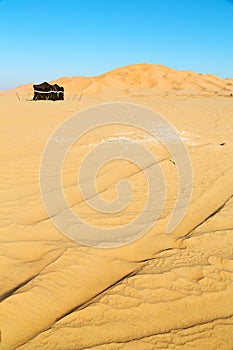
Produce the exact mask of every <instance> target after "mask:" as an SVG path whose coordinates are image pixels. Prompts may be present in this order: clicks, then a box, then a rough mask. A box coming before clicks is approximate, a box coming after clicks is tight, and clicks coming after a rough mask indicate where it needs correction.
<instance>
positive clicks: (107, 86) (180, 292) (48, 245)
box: [0, 64, 233, 350]
mask: <svg viewBox="0 0 233 350" xmlns="http://www.w3.org/2000/svg"><path fill="white" fill-rule="evenodd" d="M57 83H58V84H62V85H64V86H65V89H66V98H65V101H58V102H50V101H37V102H32V101H29V99H30V98H31V97H32V90H31V86H24V87H22V88H17V89H15V90H12V91H9V92H4V93H3V92H2V93H0V118H1V138H0V142H1V147H0V152H1V183H0V186H1V187H0V202H1V219H0V239H1V246H0V259H1V279H0V281H1V300H2V301H1V305H0V322H1V323H0V324H1V349H4V350H8V349H9V350H13V349H20V350H26V349H30V350H34V349H36V350H37V349H38V350H40V349H41V350H42V349H43V350H44V349H51V350H53V349H56V350H78V349H79V350H81V349H82V350H84V349H96V350H105V349H107V350H121V349H122V350H128V349H132V350H154V349H177V350H181V349H182V350H189V349H193V350H202V349H203V350H214V349H216V350H217V349H218V350H220V349H221V350H232V349H233V283H232V282H233V215H232V214H233V197H232V196H233V167H232V166H233V137H232V130H233V97H232V96H231V94H232V93H233V82H232V80H231V79H221V78H218V77H214V76H210V75H203V74H196V73H192V72H179V71H175V70H172V69H170V68H166V67H163V66H154V65H146V64H142V65H134V66H129V67H123V68H119V69H117V70H114V71H112V72H109V73H106V74H104V75H102V76H99V77H94V78H81V77H77V78H61V79H60V80H59V79H58V80H57ZM16 92H17V94H18V95H16ZM18 99H20V101H19V100H18ZM108 102H130V103H135V104H139V105H142V106H145V107H149V108H151V109H153V110H154V111H155V112H158V113H160V114H161V115H162V116H164V117H165V118H166V119H167V120H168V121H169V122H170V123H172V124H173V125H174V126H175V128H176V129H177V131H178V133H179V135H180V137H181V138H182V140H183V141H184V143H185V145H186V147H187V149H188V151H189V154H190V157H191V161H192V166H193V176H194V184H193V194H192V199H191V204H190V207H189V209H188V211H187V213H186V216H185V217H184V219H183V221H182V222H181V224H180V225H179V226H178V227H177V228H176V229H175V230H174V231H173V232H172V233H170V234H167V233H166V230H165V229H166V225H167V222H168V219H169V215H170V211H171V208H172V207H173V206H174V203H175V200H176V196H177V171H176V165H175V164H174V163H173V162H172V161H171V158H170V155H169V153H168V151H167V149H166V148H164V147H161V145H158V144H157V143H156V142H155V140H154V139H153V138H152V137H150V136H149V135H148V134H146V133H144V132H142V131H139V130H136V129H134V128H133V127H132V128H131V127H126V126H119V127H116V126H109V127H102V128H99V129H96V130H93V131H91V132H90V133H87V134H86V135H84V136H83V137H82V138H81V139H80V140H79V141H78V142H77V143H75V145H74V146H73V148H72V149H71V151H70V154H69V156H68V157H67V159H66V162H65V164H64V171H63V184H64V192H65V194H66V198H67V200H68V202H69V204H70V205H71V206H72V208H73V210H74V211H75V212H76V213H77V214H78V215H80V217H82V218H83V220H86V221H88V222H89V223H90V224H91V225H96V226H98V227H103V228H106V227H109V226H111V225H115V226H121V225H123V224H125V223H127V222H128V221H130V220H132V218H133V217H134V216H135V215H137V214H138V212H140V210H141V207H142V205H143V202H144V200H145V192H146V191H145V186H146V182H145V177H144V174H143V169H141V170H138V167H137V166H135V165H134V164H132V163H131V162H124V163H123V164H122V163H121V162H122V161H121V160H116V161H112V162H109V163H107V164H106V165H104V167H103V168H102V169H100V171H99V173H98V176H97V179H96V181H97V189H98V191H99V192H100V193H101V196H102V198H103V199H105V200H107V201H108V200H110V201H111V200H113V199H114V198H116V184H117V182H118V181H119V180H121V179H124V178H127V179H130V181H131V182H132V184H133V187H134V188H135V194H134V196H133V198H132V203H130V206H129V207H128V208H126V209H125V210H124V211H123V212H122V213H121V214H120V215H115V216H114V217H112V218H109V217H107V218H106V215H104V213H98V215H97V214H96V213H92V211H91V209H90V208H89V207H88V206H87V205H86V203H85V202H84V201H82V197H81V195H80V192H79V188H78V186H77V166H78V164H79V163H80V162H81V160H82V158H83V157H84V156H85V155H86V154H87V152H89V151H90V150H92V149H94V147H95V146H96V145H97V144H99V143H101V142H102V141H103V140H104V141H106V142H111V140H112V139H114V138H119V137H122V135H124V137H126V138H128V139H133V140H136V141H138V142H139V143H141V144H143V145H144V146H145V147H148V148H149V149H150V150H151V152H153V153H155V154H156V157H157V158H158V160H159V161H160V163H161V166H162V168H163V171H164V174H165V175H166V180H167V198H166V204H165V208H164V211H163V213H162V215H161V217H160V219H159V221H158V222H157V223H156V224H155V225H154V226H153V227H152V228H151V229H150V231H149V232H148V233H147V234H146V235H144V236H143V237H142V238H140V239H139V240H137V241H135V242H133V243H131V244H129V245H125V246H122V247H118V248H112V249H98V248H92V247H87V246H83V245H80V244H78V243H76V242H74V241H72V240H70V239H68V238H67V237H66V236H65V235H63V234H62V233H61V232H59V231H58V229H56V227H55V226H54V225H53V224H52V222H51V221H50V220H49V218H48V216H47V214H46V211H45V209H44V207H43V204H42V200H41V195H40V186H39V170H40V161H41V157H42V154H43V150H44V147H45V145H46V142H47V140H48V138H49V137H50V136H51V134H52V133H53V131H54V129H55V128H57V127H58V126H59V125H60V124H61V123H62V122H63V121H64V120H66V118H69V117H70V116H71V115H74V114H75V113H76V112H78V111H81V110H84V109H85V108H87V107H91V106H94V105H97V104H101V103H108ZM152 168H153V165H152ZM127 209H128V210H127ZM148 220H149V216H148Z"/></svg>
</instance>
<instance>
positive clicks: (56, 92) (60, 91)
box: [33, 82, 64, 101]
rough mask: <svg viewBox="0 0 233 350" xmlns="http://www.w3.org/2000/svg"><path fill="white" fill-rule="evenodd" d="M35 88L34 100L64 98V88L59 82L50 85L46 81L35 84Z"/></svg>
mask: <svg viewBox="0 0 233 350" xmlns="http://www.w3.org/2000/svg"><path fill="white" fill-rule="evenodd" d="M33 88H34V97H33V100H34V101H37V100H52V101H57V100H64V88H63V87H62V86H59V85H57V84H55V85H50V84H49V83H47V82H44V83H42V84H39V85H33Z"/></svg>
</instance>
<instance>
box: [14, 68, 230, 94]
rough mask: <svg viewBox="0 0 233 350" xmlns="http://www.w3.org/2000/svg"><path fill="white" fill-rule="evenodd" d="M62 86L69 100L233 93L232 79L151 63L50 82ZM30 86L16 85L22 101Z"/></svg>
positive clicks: (31, 90)
mask: <svg viewBox="0 0 233 350" xmlns="http://www.w3.org/2000/svg"><path fill="white" fill-rule="evenodd" d="M55 82H56V83H58V84H60V85H62V86H64V87H65V90H66V92H68V93H69V94H68V95H69V96H70V98H75V96H76V95H78V96H80V94H82V95H83V96H93V95H95V96H96V95H98V96H99V95H102V94H104V95H105V96H109V95H113V96H121V97H122V96H124V97H127V96H134V97H141V96H144V95H146V96H148V95H151V96H154V95H164V94H169V95H188V94H189V95H198V96H212V95H223V96H230V95H231V94H233V81H232V79H222V78H219V77H216V76H214V75H210V74H197V73H194V72H189V71H177V70H174V69H171V68H168V67H165V66H159V65H153V64H146V63H144V64H135V65H131V66H127V67H121V68H117V69H115V70H113V71H110V72H107V73H105V74H102V75H100V76H96V77H72V78H68V77H64V78H60V79H57V80H56V81H53V82H52V83H55ZM32 85H33V83H30V84H26V85H23V86H19V87H17V88H16V89H13V90H12V91H11V92H12V93H15V92H17V93H18V94H19V95H21V97H22V98H26V97H30V96H31V95H32V94H33V89H32Z"/></svg>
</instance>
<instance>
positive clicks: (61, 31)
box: [0, 0, 233, 89]
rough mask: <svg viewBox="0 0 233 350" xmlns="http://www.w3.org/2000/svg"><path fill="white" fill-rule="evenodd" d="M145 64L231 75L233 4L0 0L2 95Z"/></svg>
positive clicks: (226, 0)
mask: <svg viewBox="0 0 233 350" xmlns="http://www.w3.org/2000/svg"><path fill="white" fill-rule="evenodd" d="M142 62H147V63H155V64H163V65H166V66H169V67H172V68H176V69H182V70H193V71H196V72H198V73H200V72H201V73H212V74H216V75H219V76H222V77H233V1H231V0H193V1H192V0H56V1H54V0H53V1H49V0H33V1H32V0H0V89H7V88H11V87H14V86H16V85H19V84H24V83H28V82H31V81H34V82H38V83H39V82H41V81H44V80H51V79H56V78H58V77H61V76H74V75H84V76H92V75H98V74H101V73H104V72H106V71H109V70H111V69H114V68H116V67H119V66H124V65H129V64H134V63H142Z"/></svg>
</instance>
